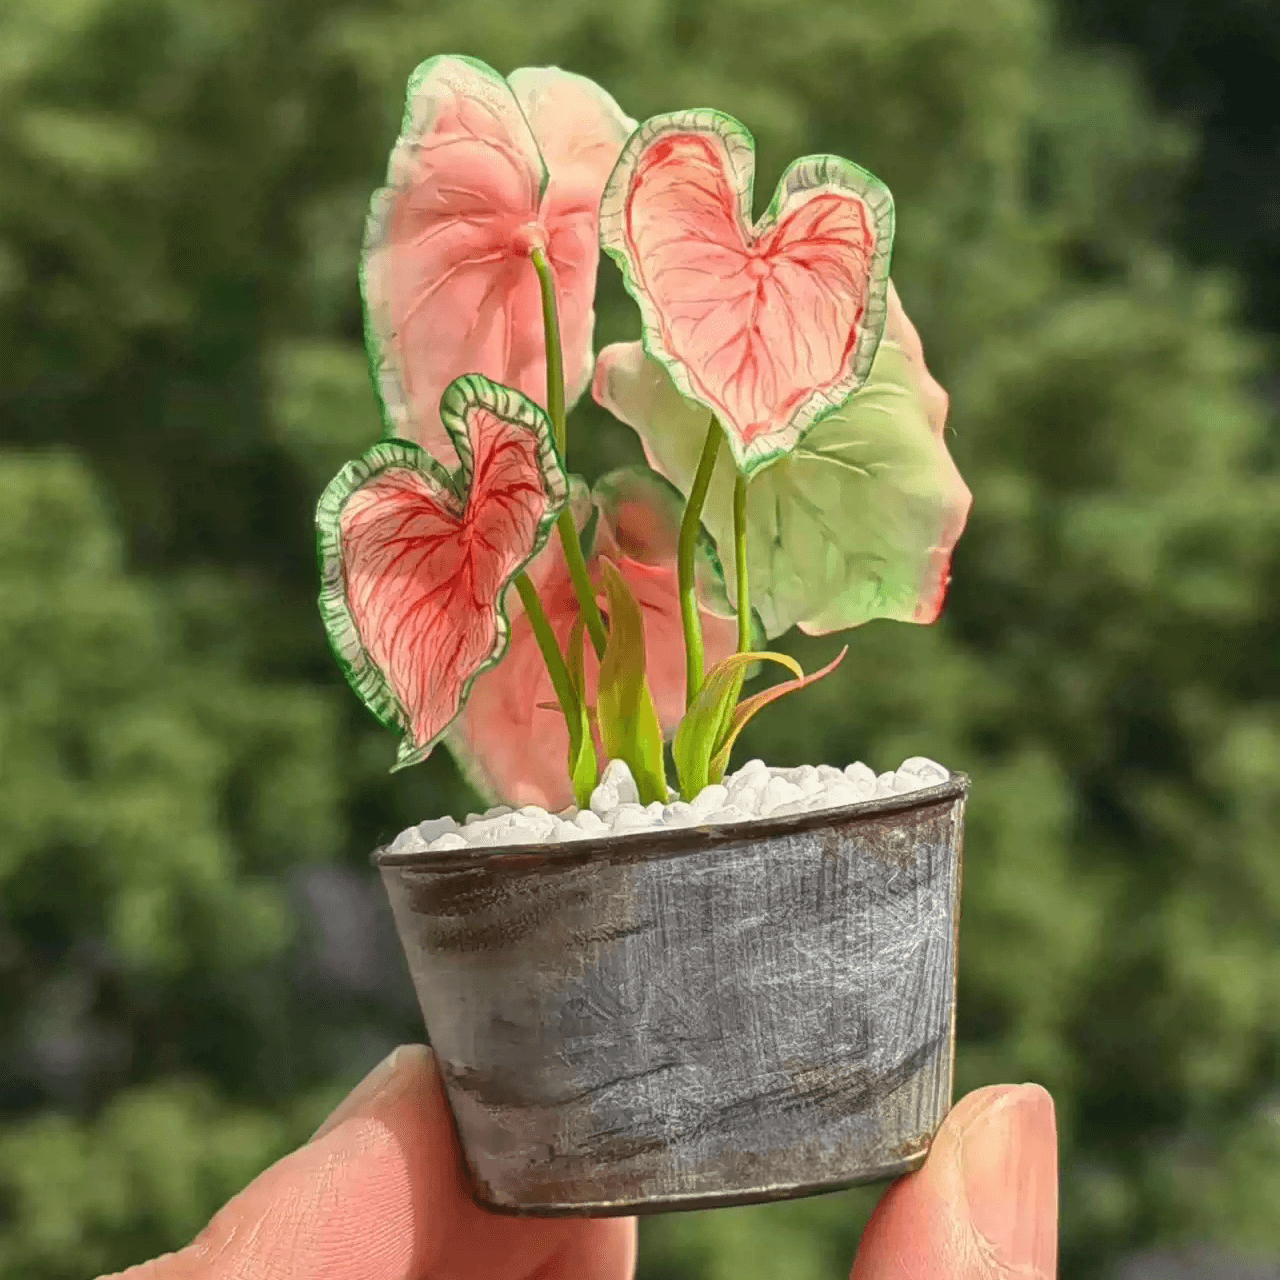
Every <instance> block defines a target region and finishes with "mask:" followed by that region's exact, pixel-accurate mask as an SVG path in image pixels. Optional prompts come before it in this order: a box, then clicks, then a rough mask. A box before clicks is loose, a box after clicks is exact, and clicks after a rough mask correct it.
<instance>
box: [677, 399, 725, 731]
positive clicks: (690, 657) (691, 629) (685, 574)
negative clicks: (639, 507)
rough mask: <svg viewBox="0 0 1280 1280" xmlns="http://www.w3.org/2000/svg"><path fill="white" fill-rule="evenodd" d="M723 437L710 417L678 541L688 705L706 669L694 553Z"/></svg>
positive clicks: (685, 697) (681, 616)
mask: <svg viewBox="0 0 1280 1280" xmlns="http://www.w3.org/2000/svg"><path fill="white" fill-rule="evenodd" d="M723 439H724V429H723V428H722V427H721V426H720V423H719V422H718V421H717V420H716V417H715V415H714V414H713V415H712V417H711V423H710V425H709V426H708V427H707V438H706V439H705V440H704V441H703V442H702V456H701V457H700V458H699V459H698V469H697V471H696V472H695V473H694V477H693V486H692V487H691V488H690V490H689V501H688V502H687V503H686V504H685V508H684V518H683V519H682V520H681V521H680V539H679V542H678V543H677V544H676V578H677V583H678V586H679V591H680V621H681V623H682V625H683V626H684V673H685V685H684V688H685V694H684V705H685V709H686V710H688V708H689V707H691V706H692V705H693V700H694V698H696V697H697V696H698V690H699V689H701V688H702V676H703V670H704V660H703V650H702V620H701V619H700V618H699V617H698V592H697V584H696V582H695V580H694V571H693V554H694V552H695V551H696V550H697V546H698V531H699V529H700V528H701V521H702V507H703V504H704V503H705V502H706V500H707V488H708V486H709V485H710V484H711V473H712V472H713V471H714V470H715V466H716V456H717V455H718V454H719V452H720V442H721V441H722V440H723Z"/></svg>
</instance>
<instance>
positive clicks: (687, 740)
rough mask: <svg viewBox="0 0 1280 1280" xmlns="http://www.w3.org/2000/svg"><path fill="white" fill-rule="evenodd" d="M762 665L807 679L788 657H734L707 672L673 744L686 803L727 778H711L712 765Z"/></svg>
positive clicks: (737, 654) (770, 654)
mask: <svg viewBox="0 0 1280 1280" xmlns="http://www.w3.org/2000/svg"><path fill="white" fill-rule="evenodd" d="M758 662H776V663H778V665H779V666H783V667H786V668H787V669H788V670H790V671H794V672H795V673H796V675H797V676H798V677H800V678H802V679H803V677H804V671H803V670H802V669H801V667H800V664H799V663H798V662H796V660H795V659H794V658H791V657H788V656H787V655H786V654H785V653H732V654H730V655H729V656H728V657H727V658H724V659H722V660H721V661H720V662H718V663H716V665H715V666H714V667H712V668H711V670H710V671H709V672H707V677H706V679H705V680H704V681H703V683H702V688H701V689H699V690H698V695H697V697H695V698H694V700H693V705H692V706H691V707H690V708H689V710H688V711H687V712H685V715H684V719H683V720H681V721H680V727H679V728H678V729H677V730H676V736H675V738H674V739H673V740H672V743H671V755H672V759H673V760H674V761H675V766H676V776H677V778H678V779H679V782H680V794H681V795H682V796H683V797H684V798H685V799H686V800H692V799H693V797H694V796H696V795H697V794H698V792H699V791H701V790H702V788H703V787H705V786H707V785H708V783H711V782H719V781H720V777H723V776H724V770H723V769H721V771H720V777H715V778H713V777H711V776H710V772H711V761H712V758H713V757H714V756H715V755H716V752H717V751H718V749H719V747H720V744H721V742H722V740H723V738H724V736H725V734H726V733H727V732H728V730H729V725H730V723H731V721H732V717H733V711H734V708H735V707H736V706H737V705H738V696H739V695H740V694H741V692H742V683H743V681H744V680H745V679H746V678H747V676H748V674H749V672H750V670H751V669H752V668H753V667H754V666H755V664H756V663H758Z"/></svg>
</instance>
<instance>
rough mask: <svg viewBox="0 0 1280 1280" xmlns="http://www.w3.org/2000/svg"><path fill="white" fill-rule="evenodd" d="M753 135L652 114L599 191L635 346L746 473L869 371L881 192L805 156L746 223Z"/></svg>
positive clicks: (860, 177) (856, 175) (887, 238)
mask: <svg viewBox="0 0 1280 1280" xmlns="http://www.w3.org/2000/svg"><path fill="white" fill-rule="evenodd" d="M754 176H755V144H754V142H753V140H752V138H751V135H750V133H748V132H747V130H746V129H745V128H744V127H743V126H742V125H741V124H740V123H739V122H738V121H736V120H734V119H733V118H732V117H730V116H726V115H722V114H721V113H719V112H716V111H685V112H676V113H673V114H671V115H664V116H654V117H653V118H652V119H650V120H647V121H646V122H645V123H644V124H643V125H642V126H641V127H640V128H639V129H638V130H637V131H636V132H635V133H634V134H633V135H632V136H631V139H630V141H629V142H628V143H627V145H626V147H625V148H624V149H623V152H622V155H621V157H620V158H619V160H618V165H617V168H616V169H615V170H614V171H613V174H612V176H611V177H610V179H609V184H608V186H607V187H606V188H605V193H604V200H603V202H602V204H601V210H600V237H601V243H602V244H603V246H604V248H605V249H606V250H607V251H608V252H609V254H610V255H611V256H612V257H613V258H614V259H615V260H616V261H617V262H618V264H619V266H620V267H621V268H622V272H623V277H624V280H625V282H626V285H627V288H628V290H629V291H630V293H631V294H632V296H633V297H634V298H635V299H636V302H637V303H638V304H639V306H640V315H641V319H642V321H643V325H644V344H645V348H646V349H647V350H648V351H649V353H650V354H651V355H652V356H654V357H655V358H656V359H657V360H659V361H660V362H661V363H662V364H663V365H664V366H665V367H666V369H667V372H668V373H669V374H670V376H671V379H672V381H673V382H674V383H675V386H676V388H677V389H678V390H679V391H680V393H681V394H682V395H684V396H686V397H688V398H690V399H692V400H695V401H697V402H698V403H699V404H701V405H702V406H703V407H704V409H706V410H709V411H710V412H711V413H713V414H715V415H716V417H717V418H718V419H719V420H720V423H721V425H722V426H723V427H724V429H725V433H726V436H727V438H728V441H729V447H730V450H731V451H732V453H733V457H734V461H735V462H736V463H737V466H738V468H739V470H741V471H742V472H743V473H744V474H745V475H748V476H751V475H754V474H755V473H756V472H758V471H760V470H761V469H762V468H764V467H766V466H768V465H769V464H770V463H771V462H773V461H774V460H775V459H777V458H780V457H783V456H785V455H786V454H787V453H789V452H790V451H791V449H793V448H794V447H795V445H796V443H797V442H798V441H799V439H800V437H801V436H802V435H803V434H804V432H805V431H806V430H807V429H808V428H809V427H810V426H811V425H812V424H813V423H814V422H816V421H818V420H819V419H821V418H822V417H823V416H824V415H825V414H828V413H830V412H831V411H832V410H834V409H837V408H839V406H840V405H841V404H842V403H843V402H844V401H845V400H846V399H847V398H848V396H849V395H850V393H851V392H853V391H855V390H856V389H857V388H858V387H859V386H861V385H862V383H863V381H864V380H865V379H866V377H867V375H868V373H869V371H870V369H871V364H872V361H873V359H874V358H875V353H876V347H877V346H878V345H879V342H880V337H881V334H882V332H883V329H884V321H885V308H886V300H885V299H886V290H887V288H888V281H889V258H890V254H891V251H892V245H893V199H892V197H891V196H890V194H889V190H888V188H887V187H885V186H884V184H883V183H882V182H880V181H879V179H877V178H875V177H874V176H873V175H872V174H870V173H868V172H866V170H864V169H861V168H859V167H858V166H857V165H855V164H853V163H851V162H850V161H848V160H842V159H840V158H839V157H838V156H806V157H804V158H803V159H800V160H797V161H795V162H794V163H793V164H792V165H791V166H790V168H788V169H787V171H786V172H785V173H784V174H783V175H782V179H781V181H780V182H779V183H778V187H777V190H776V191H775V193H774V196H773V200H772V201H771V202H770V204H769V207H768V209H766V210H765V212H764V214H763V215H762V216H761V217H760V219H759V220H758V221H757V222H755V223H754V224H753V223H752V221H751V205H752V185H753V181H754Z"/></svg>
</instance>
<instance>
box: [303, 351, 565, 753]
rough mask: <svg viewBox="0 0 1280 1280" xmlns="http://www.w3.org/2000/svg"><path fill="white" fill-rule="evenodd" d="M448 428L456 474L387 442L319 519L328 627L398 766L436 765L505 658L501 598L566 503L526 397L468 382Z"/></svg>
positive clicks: (537, 414)
mask: <svg viewBox="0 0 1280 1280" xmlns="http://www.w3.org/2000/svg"><path fill="white" fill-rule="evenodd" d="M441 417H442V421H443V423H444V428H445V430H446V431H447V432H448V434H449V438H450V439H451V441H452V442H453V446H454V448H455V450H456V451H457V454H458V457H459V459H460V466H459V468H458V471H457V472H456V474H454V475H452V476H451V475H449V474H448V473H447V472H446V471H445V470H444V469H443V468H442V467H441V466H440V465H439V463H437V462H436V461H435V460H434V459H433V458H432V457H431V456H430V455H429V454H427V453H426V452H425V451H424V450H422V449H420V448H419V447H418V446H417V445H414V444H412V443H410V442H408V441H403V440H386V441H383V442H382V443H381V444H377V445H374V446H373V448H371V449H369V450H368V451H367V452H366V453H365V454H364V455H363V456H362V457H360V458H358V459H357V460H356V461H355V462H351V463H348V465H347V466H346V467H345V468H343V470H342V471H341V472H340V473H339V474H338V475H337V476H336V477H335V478H334V480H333V481H332V482H331V483H330V484H329V486H328V488H327V489H326V490H325V492H324V495H323V496H322V497H321V499H320V505H319V507H318V509H317V512H316V525H317V529H318V533H319V549H320V567H321V592H320V613H321V617H322V618H323V619H324V623H325V627H326V629H327V631H328V634H329V640H330V643H331V644H332V646H333V649H334V652H335V653H336V654H337V656H338V660H339V662H340V663H341V664H342V667H343V670H344V671H345V672H346V675H347V679H348V680H349V681H350V682H351V685H352V687H353V688H354V689H355V691H356V692H357V693H358V694H359V695H360V697H361V699H362V700H363V701H364V703H365V705H366V706H368V707H369V709H370V710H371V711H372V712H373V713H374V715H376V716H377V717H378V718H379V720H381V721H382V722H383V723H384V724H386V725H387V726H388V727H389V728H393V729H396V730H398V731H399V732H400V734H401V745H400V752H399V755H398V757H397V767H398V768H399V767H403V766H405V765H410V764H415V763H417V762H418V761H419V760H423V759H425V758H426V757H427V755H428V754H430V752H431V749H432V747H433V746H434V745H435V743H436V742H437V741H438V740H439V738H440V736H441V735H442V734H443V733H444V732H445V731H446V730H447V729H448V727H449V725H450V724H451V723H452V722H453V721H454V719H455V718H456V717H457V715H458V713H459V712H460V711H461V710H462V708H463V706H464V705H465V703H466V701H467V697H468V694H469V692H470V690H471V687H472V684H473V682H474V680H475V679H476V677H477V676H478V675H479V674H480V673H481V672H482V671H484V670H485V669H486V668H487V667H490V666H492V665H493V664H494V663H495V662H497V661H498V659H499V658H500V657H501V656H502V653H503V651H504V649H505V648H506V645H507V636H508V629H509V627H508V621H507V616H506V613H505V611H504V608H503V599H504V594H505V592H506V590H507V587H508V586H509V585H510V583H511V581H512V579H513V578H514V577H515V576H516V574H517V573H519V572H520V570H521V569H522V568H523V567H524V565H525V564H526V563H527V562H528V561H529V560H530V558H531V557H532V556H533V555H534V554H535V553H536V552H537V550H538V548H539V547H540V546H541V545H542V544H543V542H544V541H545V540H546V537H547V533H548V531H549V530H550V528H551V526H552V524H553V523H554V521H555V518H556V516H557V514H558V513H559V511H560V510H561V508H562V507H563V506H564V504H565V501H566V498H567V496H568V486H567V482H566V479H565V475H564V471H563V470H562V468H561V466H560V462H559V459H558V457H557V455H556V451H555V446H554V444H553V443H552V436H551V424H550V422H549V421H548V419H547V416H546V414H545V413H544V412H543V411H542V409H540V408H539V407H538V406H537V405H536V404H534V403H533V402H532V401H531V400H529V399H527V398H526V397H525V396H522V395H521V394H520V393H519V392H517V391H513V390H511V389H510V388H507V387H499V386H496V385H495V384H493V383H492V382H490V381H489V380H488V379H487V378H484V377H481V376H480V375H478V374H472V375H468V376H466V377H463V378H459V379H457V380H456V381H454V382H453V383H451V384H450V385H449V387H448V388H447V389H446V391H445V394H444V396H443V398H442V400H441Z"/></svg>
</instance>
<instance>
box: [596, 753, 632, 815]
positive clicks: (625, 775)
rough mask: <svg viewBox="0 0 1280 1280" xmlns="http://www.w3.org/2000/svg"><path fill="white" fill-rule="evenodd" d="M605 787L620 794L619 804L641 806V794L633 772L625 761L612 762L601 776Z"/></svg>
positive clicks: (606, 766)
mask: <svg viewBox="0 0 1280 1280" xmlns="http://www.w3.org/2000/svg"><path fill="white" fill-rule="evenodd" d="M600 781H601V782H602V783H604V785H605V786H611V787H613V788H614V790H615V791H617V793H618V803H619V804H639V803H640V792H639V790H638V789H637V788H636V782H635V779H634V778H633V777H632V776H631V770H630V768H628V766H627V764H626V762H625V761H623V760H610V761H609V763H608V764H607V765H605V767H604V772H603V773H602V774H601V775H600Z"/></svg>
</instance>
